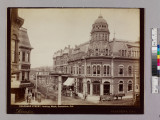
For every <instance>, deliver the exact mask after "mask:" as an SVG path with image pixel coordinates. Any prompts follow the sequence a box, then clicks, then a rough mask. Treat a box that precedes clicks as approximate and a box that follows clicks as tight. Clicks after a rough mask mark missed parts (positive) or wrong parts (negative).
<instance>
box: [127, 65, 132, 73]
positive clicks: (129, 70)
mask: <svg viewBox="0 0 160 120" xmlns="http://www.w3.org/2000/svg"><path fill="white" fill-rule="evenodd" d="M128 74H129V75H131V74H132V67H131V66H128Z"/></svg>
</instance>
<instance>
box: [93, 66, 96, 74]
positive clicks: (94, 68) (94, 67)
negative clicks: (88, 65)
mask: <svg viewBox="0 0 160 120" xmlns="http://www.w3.org/2000/svg"><path fill="white" fill-rule="evenodd" d="M93 74H94V75H95V74H96V66H95V65H94V66H93Z"/></svg>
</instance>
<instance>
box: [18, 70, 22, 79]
mask: <svg viewBox="0 0 160 120" xmlns="http://www.w3.org/2000/svg"><path fill="white" fill-rule="evenodd" d="M19 80H20V81H22V71H21V72H20V73H19Z"/></svg>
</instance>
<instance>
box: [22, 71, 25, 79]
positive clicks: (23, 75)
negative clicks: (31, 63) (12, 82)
mask: <svg viewBox="0 0 160 120" xmlns="http://www.w3.org/2000/svg"><path fill="white" fill-rule="evenodd" d="M24 77H25V72H22V80H24Z"/></svg>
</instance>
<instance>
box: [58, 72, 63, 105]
mask: <svg viewBox="0 0 160 120" xmlns="http://www.w3.org/2000/svg"><path fill="white" fill-rule="evenodd" d="M61 91H62V76H61V75H59V76H58V105H61Z"/></svg>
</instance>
